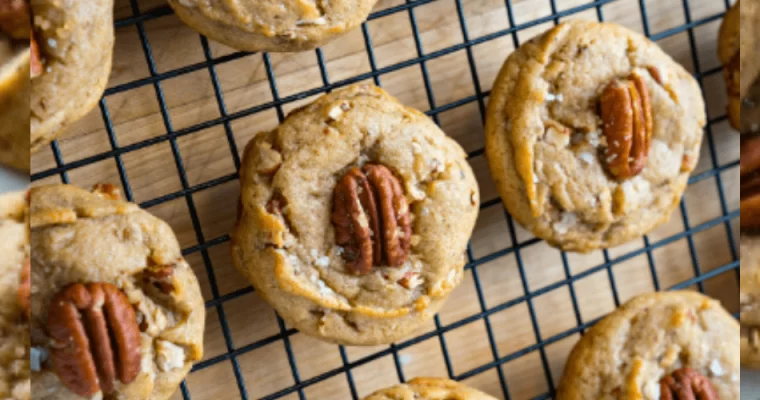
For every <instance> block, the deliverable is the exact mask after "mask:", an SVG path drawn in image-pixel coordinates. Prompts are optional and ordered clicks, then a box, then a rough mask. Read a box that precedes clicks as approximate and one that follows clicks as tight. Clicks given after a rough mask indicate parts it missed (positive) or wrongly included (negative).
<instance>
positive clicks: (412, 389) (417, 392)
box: [364, 378, 496, 400]
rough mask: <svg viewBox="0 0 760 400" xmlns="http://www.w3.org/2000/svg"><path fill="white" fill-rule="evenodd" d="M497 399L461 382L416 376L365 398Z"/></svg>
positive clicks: (415, 399)
mask: <svg viewBox="0 0 760 400" xmlns="http://www.w3.org/2000/svg"><path fill="white" fill-rule="evenodd" d="M448 399H456V400H496V398H495V397H491V396H489V395H487V394H485V393H483V392H481V391H479V390H475V389H473V388H471V387H468V386H465V385H463V384H461V383H459V382H455V381H451V380H448V379H441V378H414V379H412V380H411V381H409V382H407V383H402V384H400V385H396V386H392V387H389V388H385V389H382V390H378V391H377V392H375V393H372V394H371V395H369V396H368V397H365V398H364V400H448Z"/></svg>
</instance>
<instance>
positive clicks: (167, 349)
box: [156, 340, 185, 372]
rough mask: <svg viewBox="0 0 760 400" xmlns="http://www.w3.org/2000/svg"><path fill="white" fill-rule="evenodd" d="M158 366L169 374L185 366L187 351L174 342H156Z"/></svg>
mask: <svg viewBox="0 0 760 400" xmlns="http://www.w3.org/2000/svg"><path fill="white" fill-rule="evenodd" d="M156 365H157V366H158V368H159V369H160V370H161V371H164V372H169V371H172V370H175V369H177V368H182V366H184V365H185V350H184V349H183V348H182V347H180V346H177V345H176V344H174V343H172V342H168V341H166V340H156Z"/></svg>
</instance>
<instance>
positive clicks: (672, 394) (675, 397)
mask: <svg viewBox="0 0 760 400" xmlns="http://www.w3.org/2000/svg"><path fill="white" fill-rule="evenodd" d="M660 399H661V400H719V399H718V393H716V392H715V388H714V387H713V386H712V384H711V383H710V381H709V380H707V378H705V377H704V376H702V375H700V374H699V373H698V372H697V371H694V370H693V369H691V368H681V369H679V370H676V371H675V372H673V373H672V374H670V375H669V376H666V377H664V378H662V380H660Z"/></svg>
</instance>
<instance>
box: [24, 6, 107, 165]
mask: <svg viewBox="0 0 760 400" xmlns="http://www.w3.org/2000/svg"><path fill="white" fill-rule="evenodd" d="M32 13H33V14H34V35H35V38H36V39H37V43H38V45H39V52H40V58H41V62H42V68H41V72H40V75H39V76H36V77H34V78H33V79H32V83H31V102H30V103H29V104H31V127H30V133H31V139H30V140H31V151H32V152H35V151H38V150H39V149H40V148H41V147H42V146H44V145H46V144H48V143H50V142H51V141H52V140H53V139H55V138H56V136H58V135H60V134H61V133H62V132H63V131H65V130H66V128H68V127H69V126H71V125H73V124H74V123H75V122H77V121H78V120H79V119H81V118H82V117H84V116H85V115H86V114H87V113H89V112H90V110H92V109H93V108H94V107H95V106H96V105H97V104H98V101H99V100H100V97H101V96H102V95H103V90H104V89H105V87H106V84H107V83H108V76H109V74H110V73H111V55H112V53H113V44H114V33H113V0H90V1H78V0H39V1H35V2H33V4H32Z"/></svg>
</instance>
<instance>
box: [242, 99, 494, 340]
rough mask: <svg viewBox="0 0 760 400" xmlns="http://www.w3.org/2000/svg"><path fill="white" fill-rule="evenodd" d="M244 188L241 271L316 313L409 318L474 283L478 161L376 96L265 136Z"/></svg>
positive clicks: (311, 113)
mask: <svg viewBox="0 0 760 400" xmlns="http://www.w3.org/2000/svg"><path fill="white" fill-rule="evenodd" d="M241 185H242V190H241V208H240V215H239V219H238V223H237V226H236V228H235V230H234V232H233V235H232V237H233V253H234V254H235V256H236V258H237V259H236V263H237V264H238V267H239V268H241V269H242V270H243V271H244V272H246V273H250V274H258V272H257V270H258V269H264V268H274V274H275V276H274V279H276V282H277V287H278V288H281V289H282V290H284V291H285V292H287V293H288V294H289V295H292V296H294V297H297V298H300V299H305V300H307V301H308V302H309V303H310V304H313V307H314V308H315V310H316V311H319V310H323V311H327V312H333V311H335V312H349V313H354V314H356V315H362V316H366V317H372V318H381V319H382V318H394V317H402V316H405V315H408V314H412V313H415V312H421V311H424V310H425V309H426V308H427V307H428V304H429V303H430V302H431V301H432V300H435V299H440V298H443V297H446V296H447V295H448V294H449V293H450V292H451V291H452V290H453V289H454V287H455V286H456V285H457V284H458V283H459V281H460V280H461V278H462V266H463V265H464V258H463V252H464V250H465V247H466V244H467V240H468V239H469V236H470V234H471V233H472V229H473V227H474V223H475V219H476V217H477V213H478V209H479V192H478V187H477V183H476V181H475V178H474V175H473V172H472V170H471V168H470V166H469V164H468V163H467V161H466V155H465V154H464V152H463V150H462V149H461V147H459V145H458V144H457V143H456V142H454V141H453V140H452V139H450V138H448V137H446V136H445V135H444V134H443V132H441V131H440V129H439V128H438V127H437V126H436V125H435V124H434V123H433V122H432V121H431V120H430V119H429V118H428V117H427V116H425V115H424V114H422V113H420V112H418V111H416V110H413V109H410V108H408V107H405V106H403V105H401V104H400V103H398V102H397V101H396V100H395V99H394V98H392V97H391V96H389V95H388V94H387V93H385V92H384V91H382V90H381V89H379V88H377V87H375V86H372V85H355V86H352V87H349V88H346V89H343V90H339V91H335V92H333V93H331V94H328V95H326V96H324V97H321V98H319V99H318V100H317V101H315V102H314V103H312V104H310V105H308V106H306V107H304V108H301V109H299V110H298V111H296V112H294V113H293V114H291V115H290V116H289V117H288V118H287V119H286V120H285V121H284V122H283V123H282V124H281V125H280V126H279V127H278V128H277V129H275V130H274V131H272V132H266V133H262V134H259V135H258V136H256V137H255V138H254V139H253V140H252V141H251V142H250V143H249V144H248V146H247V148H246V153H245V157H244V160H243V165H242V168H241ZM269 263H273V264H274V266H273V267H270V266H268V264H269ZM320 312H322V311H320ZM365 334H366V335H369V334H370V333H369V332H365V333H360V334H359V336H360V337H361V336H362V335H365Z"/></svg>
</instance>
